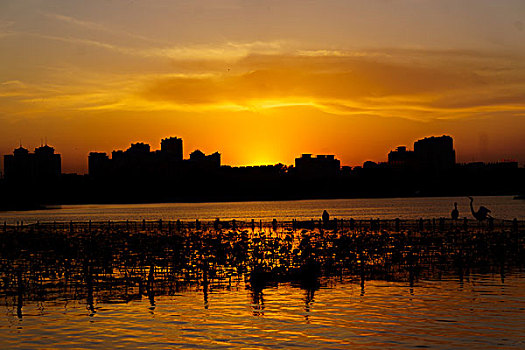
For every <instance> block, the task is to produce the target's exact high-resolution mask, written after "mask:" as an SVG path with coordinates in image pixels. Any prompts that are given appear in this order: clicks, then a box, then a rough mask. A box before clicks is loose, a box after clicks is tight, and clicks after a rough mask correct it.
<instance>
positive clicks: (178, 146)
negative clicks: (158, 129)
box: [160, 137, 183, 160]
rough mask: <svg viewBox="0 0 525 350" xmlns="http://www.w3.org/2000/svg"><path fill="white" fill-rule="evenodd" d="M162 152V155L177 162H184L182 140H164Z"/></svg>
mask: <svg viewBox="0 0 525 350" xmlns="http://www.w3.org/2000/svg"><path fill="white" fill-rule="evenodd" d="M160 151H161V153H162V154H165V155H169V156H170V157H173V158H174V159H175V160H182V157H183V152H182V139H181V138H178V137H170V138H165V139H162V141H161V142H160Z"/></svg>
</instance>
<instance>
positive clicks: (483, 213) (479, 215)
mask: <svg viewBox="0 0 525 350" xmlns="http://www.w3.org/2000/svg"><path fill="white" fill-rule="evenodd" d="M467 198H468V199H470V211H471V212H472V216H474V217H475V218H476V220H478V221H480V222H481V221H483V220H485V219H486V218H487V217H491V216H490V215H489V213H490V212H491V211H490V210H489V209H487V208H485V207H484V206H480V207H479V209H478V211H474V207H473V205H472V203H473V202H474V198H472V197H467Z"/></svg>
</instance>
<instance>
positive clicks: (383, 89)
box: [0, 0, 525, 173]
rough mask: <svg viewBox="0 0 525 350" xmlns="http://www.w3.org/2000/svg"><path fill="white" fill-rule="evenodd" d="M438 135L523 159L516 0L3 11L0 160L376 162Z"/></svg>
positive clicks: (11, 7) (465, 153)
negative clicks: (115, 154)
mask: <svg viewBox="0 0 525 350" xmlns="http://www.w3.org/2000/svg"><path fill="white" fill-rule="evenodd" d="M442 134H447V135H451V136H452V137H454V141H455V148H456V153H457V158H458V161H460V162H470V161H496V160H501V159H515V160H518V161H519V162H520V164H521V165H523V164H524V163H525V1H522V0H519V1H508V0H498V1H495V0H461V1H458V0H451V1H448V0H439V1H436V0H377V1H364V0H363V1H352V0H322V1H321V0H318V1H317V0H316V1H314V0H279V1H277V0H275V1H274V0H267V1H266V0H258V1H256V0H244V1H243V0H228V1H227V0H210V1H202V0H193V1H190V0H185V1H182V0H147V1H146V0H144V1H139V0H135V1H132V0H106V1H96V0H91V1H71V0H38V1H37V0H2V1H0V154H8V153H11V152H12V151H13V149H14V148H15V147H18V144H19V142H20V140H21V141H22V144H23V145H24V146H25V147H26V148H30V149H31V150H32V149H33V148H34V147H36V146H38V145H40V143H41V140H43V139H45V138H47V141H48V144H50V145H53V146H54V147H55V148H56V150H57V152H58V153H61V154H62V168H63V171H65V172H79V173H84V172H85V171H87V155H88V153H89V152H90V151H104V152H110V151H111V150H113V149H125V148H127V147H128V146H129V144H130V143H131V142H137V141H143V142H147V143H149V144H151V146H152V149H158V148H159V147H160V139H161V138H164V137H168V136H178V137H182V138H183V139H184V153H185V157H187V156H188V154H189V153H190V152H191V151H193V150H195V149H196V148H199V149H201V150H202V151H204V152H205V153H210V152H215V151H219V152H220V153H221V154H222V163H223V164H230V165H253V164H273V163H279V162H281V163H284V164H293V161H294V158H295V157H297V156H299V155H300V154H301V153H314V154H319V153H320V154H326V153H329V154H335V155H336V156H337V157H338V158H339V159H341V162H342V164H344V165H351V166H354V165H360V164H362V163H363V161H366V160H374V161H384V160H386V155H387V153H388V151H389V150H391V149H393V148H395V147H396V146H398V145H407V146H409V147H412V144H413V142H414V141H415V140H416V139H419V138H422V137H425V136H431V135H442Z"/></svg>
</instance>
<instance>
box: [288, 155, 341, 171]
mask: <svg viewBox="0 0 525 350" xmlns="http://www.w3.org/2000/svg"><path fill="white" fill-rule="evenodd" d="M295 169H296V172H297V173H298V174H299V175H306V176H335V175H337V174H338V173H339V170H340V169H341V162H340V161H339V160H338V159H335V156H334V155H331V154H330V155H317V156H316V157H312V155H311V154H309V153H304V154H302V155H301V158H295Z"/></svg>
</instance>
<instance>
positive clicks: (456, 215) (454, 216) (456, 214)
mask: <svg viewBox="0 0 525 350" xmlns="http://www.w3.org/2000/svg"><path fill="white" fill-rule="evenodd" d="M450 216H451V217H452V220H457V219H458V218H459V210H458V203H457V202H454V209H452V211H451V212H450Z"/></svg>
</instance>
